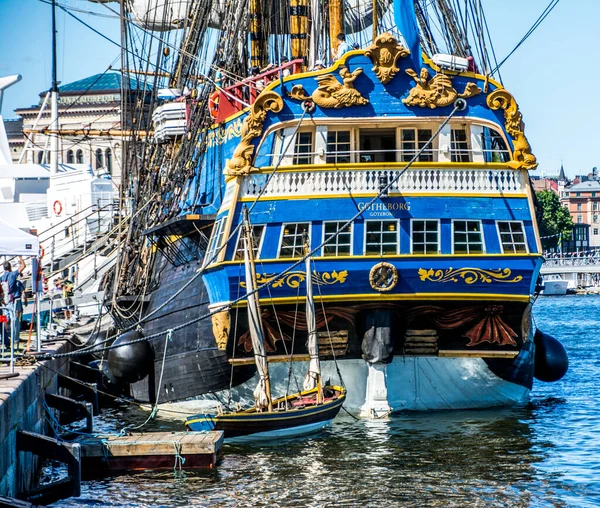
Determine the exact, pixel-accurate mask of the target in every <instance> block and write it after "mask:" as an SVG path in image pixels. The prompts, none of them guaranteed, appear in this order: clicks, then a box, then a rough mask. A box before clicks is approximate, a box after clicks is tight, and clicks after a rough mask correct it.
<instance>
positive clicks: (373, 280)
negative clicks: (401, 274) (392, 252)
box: [369, 261, 398, 293]
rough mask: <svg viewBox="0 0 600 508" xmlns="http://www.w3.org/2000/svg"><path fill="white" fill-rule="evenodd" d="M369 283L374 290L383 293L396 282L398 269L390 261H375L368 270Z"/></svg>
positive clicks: (392, 287)
mask: <svg viewBox="0 0 600 508" xmlns="http://www.w3.org/2000/svg"><path fill="white" fill-rule="evenodd" d="M369 284H371V287H372V288H373V289H374V290H375V291H379V292H380V293H385V292H387V291H391V290H392V289H394V288H395V287H396V284H398V269H397V268H396V267H395V266H394V265H392V264H391V263H386V262H385V261H382V262H381V263H377V264H376V265H375V266H373V268H371V271H370V272H369Z"/></svg>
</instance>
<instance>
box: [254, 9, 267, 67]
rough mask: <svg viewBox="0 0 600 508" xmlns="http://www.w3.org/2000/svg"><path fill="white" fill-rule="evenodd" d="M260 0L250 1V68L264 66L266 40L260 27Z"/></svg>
mask: <svg viewBox="0 0 600 508" xmlns="http://www.w3.org/2000/svg"><path fill="white" fill-rule="evenodd" d="M260 2H261V0H250V66H251V67H258V68H259V69H262V68H263V67H265V65H266V60H265V59H266V56H267V51H266V40H265V34H264V31H263V26H262V9H261V4H260Z"/></svg>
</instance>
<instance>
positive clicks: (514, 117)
mask: <svg viewBox="0 0 600 508" xmlns="http://www.w3.org/2000/svg"><path fill="white" fill-rule="evenodd" d="M487 105H488V106H489V108H490V109H494V110H497V109H503V110H504V128H505V129H506V132H508V133H509V134H510V137H511V138H512V140H513V160H512V161H511V162H509V163H508V165H509V166H510V167H512V168H514V169H535V168H537V166H538V162H537V159H536V157H535V155H533V154H532V153H531V146H530V145H529V141H527V138H526V137H525V124H524V123H523V115H521V112H520V111H519V105H518V104H517V101H515V98H514V97H513V96H512V95H511V94H510V93H509V92H507V91H506V90H505V89H504V88H499V89H497V90H494V91H493V92H491V93H490V94H489V95H488V97H487Z"/></svg>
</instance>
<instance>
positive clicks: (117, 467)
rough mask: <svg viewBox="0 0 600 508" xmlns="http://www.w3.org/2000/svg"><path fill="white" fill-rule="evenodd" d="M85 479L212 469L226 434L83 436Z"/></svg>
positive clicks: (149, 433)
mask: <svg viewBox="0 0 600 508" xmlns="http://www.w3.org/2000/svg"><path fill="white" fill-rule="evenodd" d="M77 443H79V444H80V445H81V470H82V476H83V477H84V478H90V477H93V478H96V477H102V476H107V475H111V474H114V473H117V472H122V471H136V470H138V471H139V470H146V469H171V470H172V469H212V468H214V467H215V466H216V464H217V462H218V460H219V457H220V454H221V446H222V444H223V432H222V431H211V432H146V433H136V434H131V435H128V436H115V435H108V436H95V437H91V436H90V437H88V436H82V437H81V438H79V439H78V440H77Z"/></svg>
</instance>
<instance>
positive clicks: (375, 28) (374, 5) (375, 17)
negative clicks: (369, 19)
mask: <svg viewBox="0 0 600 508" xmlns="http://www.w3.org/2000/svg"><path fill="white" fill-rule="evenodd" d="M378 24H379V20H378V18H377V0H373V40H375V39H377V29H378V28H379V27H378Z"/></svg>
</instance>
